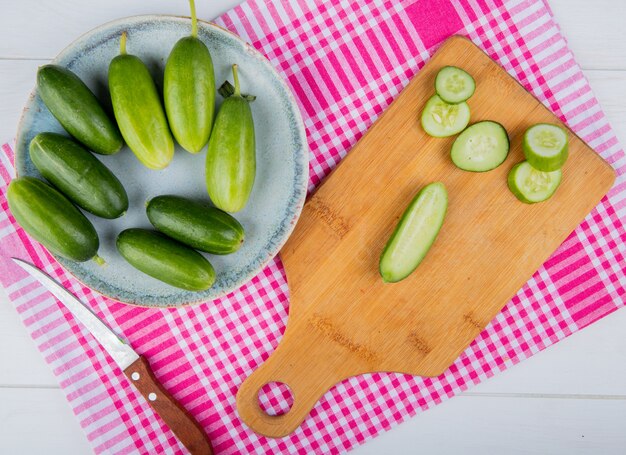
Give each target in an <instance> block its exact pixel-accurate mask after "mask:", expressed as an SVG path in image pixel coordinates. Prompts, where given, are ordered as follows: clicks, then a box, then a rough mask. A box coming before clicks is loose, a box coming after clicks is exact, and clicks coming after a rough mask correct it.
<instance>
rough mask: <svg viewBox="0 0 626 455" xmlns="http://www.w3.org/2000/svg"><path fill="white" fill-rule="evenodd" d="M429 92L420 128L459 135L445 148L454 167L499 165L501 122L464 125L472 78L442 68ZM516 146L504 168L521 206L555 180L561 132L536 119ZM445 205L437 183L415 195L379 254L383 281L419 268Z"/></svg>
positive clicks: (503, 145) (548, 192) (563, 151)
mask: <svg viewBox="0 0 626 455" xmlns="http://www.w3.org/2000/svg"><path fill="white" fill-rule="evenodd" d="M435 90H436V92H437V93H436V94H435V95H433V96H432V97H431V98H430V99H429V100H428V101H427V102H426V105H425V106H424V110H423V111H422V118H421V123H422V127H423V128H424V131H426V133H427V134H428V135H430V136H432V137H438V138H441V137H450V136H454V135H456V134H459V133H460V134H459V136H458V137H457V138H456V139H455V141H454V143H453V144H452V149H451V151H450V157H451V159H452V162H453V163H454V164H455V166H456V167H458V168H459V169H462V170H464V171H470V172H487V171H490V170H492V169H495V168H497V167H498V166H500V165H501V164H502V163H504V161H505V160H506V157H507V156H508V154H509V149H510V141H509V135H508V134H507V132H506V129H505V128H504V126H502V125H501V124H500V123H498V122H495V121H492V120H484V121H481V122H477V123H474V124H473V125H471V126H469V127H468V126H467V125H468V124H469V121H470V108H469V105H468V104H467V100H468V99H469V98H470V97H471V96H472V95H473V94H474V91H475V90H476V82H475V81H474V78H473V77H472V76H471V75H470V74H468V73H467V72H466V71H464V70H462V69H461V68H457V67H455V66H445V67H443V68H442V69H441V70H440V71H439V73H437V77H436V79H435ZM522 148H523V150H524V155H525V157H526V161H522V162H521V163H518V164H516V165H515V166H514V167H513V169H511V171H510V172H509V176H508V185H509V188H510V190H511V192H512V193H513V194H514V195H515V196H516V197H517V198H518V199H519V200H520V201H522V202H525V203H527V204H534V203H536V202H541V201H545V200H547V199H549V198H550V197H551V196H552V195H553V194H554V192H555V191H556V189H557V188H558V186H559V184H560V183H561V167H562V166H563V164H565V161H566V160H567V155H568V139H567V133H566V132H565V131H564V130H563V129H562V128H560V127H559V126H556V125H551V124H547V123H540V124H537V125H534V126H531V127H530V128H528V130H526V133H525V134H524V139H523V143H522ZM447 208H448V193H447V190H446V187H445V185H444V184H443V183H441V182H435V183H431V184H430V185H427V186H425V187H424V188H423V189H422V190H421V191H420V192H419V193H417V195H416V196H415V198H414V199H413V200H412V201H411V203H410V204H409V206H408V207H407V208H406V210H405V212H404V214H403V215H402V217H401V218H400V221H399V222H398V225H397V226H396V228H395V230H394V232H393V233H392V234H391V237H390V238H389V240H388V241H387V244H386V245H385V248H384V249H383V252H382V254H381V257H380V261H379V272H380V275H381V277H382V279H383V281H384V282H385V283H395V282H398V281H401V280H403V279H405V278H406V277H408V276H409V275H410V274H411V273H412V272H413V271H414V270H415V269H416V268H417V266H419V264H420V263H421V262H422V260H423V259H424V258H425V257H426V254H427V253H428V250H429V249H430V247H431V246H432V245H433V243H434V242H435V239H436V238H437V235H438V234H439V230H440V229H441V227H442V225H443V221H444V217H445V214H446V211H447Z"/></svg>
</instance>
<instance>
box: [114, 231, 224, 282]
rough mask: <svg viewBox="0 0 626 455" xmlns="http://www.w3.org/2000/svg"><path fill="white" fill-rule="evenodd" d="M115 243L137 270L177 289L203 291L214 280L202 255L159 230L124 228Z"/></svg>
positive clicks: (211, 270)
mask: <svg viewBox="0 0 626 455" xmlns="http://www.w3.org/2000/svg"><path fill="white" fill-rule="evenodd" d="M116 246H117V250H118V251H119V252H120V254H121V255H122V256H123V257H124V259H126V260H127V261H128V263H129V264H130V265H132V266H133V267H135V268H136V269H137V270H139V271H141V272H143V273H145V274H146V275H150V276H151V277H153V278H156V279H157V280H160V281H163V282H164V283H167V284H170V285H172V286H175V287H177V288H181V289H185V290H187V291H204V290H206V289H209V288H210V287H211V286H213V283H214V282H215V270H214V269H213V266H212V265H211V263H210V262H209V261H207V260H206V258H205V257H204V256H202V255H201V254H200V253H198V252H197V251H196V250H194V249H191V248H189V247H186V246H185V245H183V244H182V243H178V242H177V241H176V240H173V239H170V238H169V237H166V236H165V235H163V234H161V233H159V232H156V231H150V230H147V229H126V230H125V231H122V232H121V233H120V234H119V235H118V236H117V241H116Z"/></svg>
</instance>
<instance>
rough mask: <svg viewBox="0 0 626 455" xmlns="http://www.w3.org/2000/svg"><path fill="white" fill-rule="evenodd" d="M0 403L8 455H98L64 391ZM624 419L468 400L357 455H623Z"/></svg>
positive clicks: (601, 406) (617, 409) (604, 410)
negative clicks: (93, 454) (433, 454)
mask: <svg viewBox="0 0 626 455" xmlns="http://www.w3.org/2000/svg"><path fill="white" fill-rule="evenodd" d="M0 403H1V406H0V427H1V428H2V437H1V438H0V453H15V454H17V453H47V454H68V453H71V454H83V453H85V454H86V453H90V451H89V447H88V445H87V442H86V439H85V437H84V434H83V432H82V430H81V429H80V427H79V426H78V423H77V422H76V419H75V417H74V416H73V415H72V413H71V411H70V409H69V407H68V406H67V404H66V403H65V400H64V398H63V396H62V393H61V391H59V390H50V389H40V390H37V389H35V390H33V389H0ZM624 419H626V400H606V399H605V400H602V399H576V400H568V399H551V398H491V397H472V396H470V397H466V396H462V397H458V398H456V399H454V400H451V401H448V402H446V403H444V404H442V405H440V406H438V407H436V408H434V409H432V410H430V411H428V412H426V413H423V414H421V415H419V416H418V417H416V418H413V419H411V420H409V421H407V422H405V423H404V424H402V425H400V426H398V427H396V428H394V429H392V430H391V431H389V432H387V433H385V434H382V435H380V436H379V437H377V438H376V439H374V440H371V441H369V442H367V443H366V444H365V445H363V446H361V447H359V448H357V449H356V450H355V451H354V452H353V453H355V454H358V455H367V454H379V453H409V450H410V449H409V448H414V449H413V450H411V451H410V453H416V452H415V450H417V448H418V447H419V451H420V452H421V453H435V454H444V453H463V454H467V455H472V454H485V453H487V454H491V453H494V454H495V453H507V454H511V455H516V454H520V455H521V454H537V453H541V454H557V453H558V454H561V453H567V454H571V455H575V454H591V453H602V454H604V455H613V454H614V455H618V454H622V453H623V448H624V446H625V444H626V433H625V432H624V431H623V428H622V426H623V422H624ZM34 433H36V434H37V437H33V434H34Z"/></svg>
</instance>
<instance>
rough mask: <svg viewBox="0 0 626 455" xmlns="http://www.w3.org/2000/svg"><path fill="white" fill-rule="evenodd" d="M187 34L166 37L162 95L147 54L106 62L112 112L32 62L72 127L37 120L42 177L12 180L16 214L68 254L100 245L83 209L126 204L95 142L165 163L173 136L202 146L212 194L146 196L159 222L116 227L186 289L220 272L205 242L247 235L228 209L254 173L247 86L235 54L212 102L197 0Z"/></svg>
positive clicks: (124, 246) (232, 241)
mask: <svg viewBox="0 0 626 455" xmlns="http://www.w3.org/2000/svg"><path fill="white" fill-rule="evenodd" d="M189 3H190V6H191V16H192V21H191V24H192V25H191V36H188V37H185V38H182V39H181V40H179V41H178V42H177V43H176V44H175V46H174V47H173V49H172V51H171V53H170V55H169V58H168V60H167V63H166V66H165V73H164V82H163V103H161V96H160V94H159V92H158V90H157V87H156V85H155V83H154V81H153V79H152V77H151V76H150V73H149V71H148V69H147V67H146V65H145V64H144V63H143V62H142V61H141V59H139V58H138V57H136V56H134V55H131V54H128V53H127V51H126V41H127V35H126V32H124V33H122V35H121V39H120V54H119V55H118V56H117V57H115V58H114V59H113V60H112V61H111V63H110V65H109V73H108V81H109V91H110V95H111V101H112V106H113V113H114V116H115V121H113V120H112V119H111V118H110V117H109V116H108V115H107V113H106V111H105V110H104V109H103V108H102V106H101V104H100V103H99V101H98V99H97V98H96V96H95V95H94V94H93V93H92V92H91V90H90V89H89V88H88V87H87V86H86V85H85V84H84V82H83V81H81V80H80V78H79V77H78V76H76V75H75V74H74V73H72V72H71V71H70V70H68V69H66V68H63V67H60V66H58V65H45V66H43V67H41V68H40V69H39V71H38V73H37V85H38V88H39V95H40V96H41V99H42V100H43V102H44V104H45V105H46V106H47V108H48V109H49V110H50V112H51V113H52V114H53V116H54V117H55V118H56V119H57V120H58V121H59V123H60V124H61V125H62V126H63V128H64V129H65V130H66V131H67V133H69V135H71V136H72V138H70V137H67V136H64V135H61V134H55V133H49V132H44V133H40V134H38V135H36V136H35V137H34V138H33V140H32V141H31V143H30V147H29V152H30V157H31V160H32V162H33V164H34V165H35V167H36V168H37V169H38V170H39V172H40V174H41V175H42V177H43V178H44V179H45V180H46V181H47V182H46V181H43V180H40V179H37V178H34V177H28V176H24V177H19V178H16V179H14V180H13V181H12V182H11V184H10V185H9V188H8V191H7V200H8V204H9V208H10V210H11V212H12V213H13V216H14V217H15V219H16V221H17V222H18V223H19V224H20V225H21V226H22V227H23V228H24V230H25V231H26V232H27V233H29V234H30V235H31V236H32V237H33V238H34V239H36V240H37V241H39V242H40V243H42V244H43V245H44V246H45V247H46V248H47V249H48V250H50V251H51V252H52V253H53V254H55V255H58V256H61V257H64V258H66V259H69V260H73V261H79V262H83V261H88V260H91V259H94V260H96V261H97V262H99V263H103V261H102V259H101V258H100V257H99V256H98V248H99V239H98V234H97V232H96V230H95V228H94V226H93V225H92V223H91V222H90V221H89V220H88V219H87V217H86V216H85V215H84V214H83V213H82V212H81V211H80V210H79V209H78V207H80V208H81V209H83V210H85V211H87V212H89V213H92V214H93V215H96V216H98V217H102V218H107V219H114V218H118V217H120V216H122V215H124V213H125V212H126V211H127V210H128V207H129V203H128V195H127V193H126V190H125V189H124V187H123V185H122V183H121V182H120V181H119V180H118V179H117V177H116V176H115V175H114V174H113V173H112V172H111V171H110V170H109V169H108V168H107V167H106V166H105V165H104V164H103V163H102V162H101V161H100V160H98V159H97V158H96V157H95V156H94V155H93V154H92V152H93V153H97V154H102V155H113V154H115V153H117V152H119V151H120V150H121V149H122V147H123V145H124V143H126V144H127V145H128V147H129V148H130V149H131V150H132V152H133V153H134V154H135V156H136V157H137V159H138V160H139V162H140V163H141V164H143V165H144V166H146V167H147V168H149V169H155V170H158V169H164V168H165V167H167V166H168V165H169V164H170V162H171V161H172V159H173V158H174V141H176V142H178V144H180V146H181V147H182V148H184V149H185V150H187V151H188V152H189V153H192V154H196V153H198V152H200V151H201V150H202V149H204V148H205V147H207V144H208V151H207V156H206V163H205V169H206V186H207V192H208V195H209V197H210V199H211V201H212V202H213V205H211V204H210V203H209V202H208V201H193V200H189V199H185V198H182V197H179V196H176V195H162V196H157V197H155V198H153V199H152V200H150V201H149V202H148V204H147V208H146V212H147V216H148V219H149V220H150V222H151V224H152V225H153V226H154V228H155V230H147V229H127V230H125V231H123V232H121V233H120V234H119V235H118V237H117V242H116V245H117V249H118V251H119V253H120V254H121V255H122V256H123V257H124V258H125V259H126V260H127V261H128V262H129V263H130V264H131V265H132V266H134V267H135V268H137V269H138V270H140V271H142V272H144V273H146V274H148V275H150V276H152V277H154V278H157V279H159V280H161V281H163V282H166V283H168V284H170V285H172V286H176V287H178V288H182V289H186V290H189V291H203V290H206V289H208V288H210V287H211V286H212V285H213V283H214V282H215V270H214V269H213V267H212V265H211V263H210V262H209V261H208V260H207V259H206V257H205V256H204V255H202V254H201V253H199V252H198V251H197V250H200V251H202V252H205V253H209V254H218V255H224V254H231V253H234V252H235V251H237V250H238V249H239V248H240V247H241V245H242V243H243V241H244V237H245V235H244V229H243V226H242V225H241V224H240V223H239V222H238V221H237V220H236V219H235V218H234V217H233V216H232V215H230V214H229V213H227V212H231V213H234V212H238V211H240V210H242V209H243V208H244V207H245V206H246V203H247V202H248V199H249V197H250V194H251V192H252V187H253V186H254V180H255V174H256V152H255V135H254V122H253V118H252V111H251V109H250V105H249V103H250V101H252V100H253V99H254V97H253V96H250V95H242V94H241V92H240V86H239V77H238V73H237V65H233V66H232V71H233V78H234V86H233V85H231V84H230V83H228V82H226V83H225V84H224V85H223V86H222V87H221V88H220V94H222V96H224V97H225V100H224V102H223V104H222V106H221V108H220V110H219V112H217V115H216V113H215V95H216V88H215V75H214V71H213V62H212V59H211V55H210V53H209V49H208V48H207V46H206V45H205V44H204V43H203V42H202V41H201V40H200V39H199V38H198V36H197V35H198V26H197V18H196V13H195V5H194V1H193V0H190V2H189Z"/></svg>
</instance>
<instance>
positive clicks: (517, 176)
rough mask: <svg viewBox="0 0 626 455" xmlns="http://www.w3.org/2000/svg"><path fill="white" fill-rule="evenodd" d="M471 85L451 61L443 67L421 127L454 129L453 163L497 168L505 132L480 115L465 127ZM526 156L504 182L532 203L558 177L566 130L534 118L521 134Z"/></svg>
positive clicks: (437, 133) (437, 131)
mask: <svg viewBox="0 0 626 455" xmlns="http://www.w3.org/2000/svg"><path fill="white" fill-rule="evenodd" d="M475 90H476V82H475V81H474V78H473V77H472V76H471V75H470V74H468V73H467V72H466V71H464V70H462V69H461V68H457V67H455V66H444V67H443V68H442V69H441V70H439V72H438V73H437V76H436V78H435V91H436V94H435V95H434V96H433V97H432V98H430V99H429V100H428V101H427V103H426V106H424V110H423V111H422V118H421V122H422V127H423V128H424V131H426V133H427V134H428V135H430V136H433V137H449V136H454V135H456V134H459V133H460V134H459V136H458V137H457V138H456V140H455V141H454V143H453V144H452V149H451V151H450V157H451V159H452V162H453V163H454V164H455V166H456V167H458V168H459V169H462V170H464V171H470V172H487V171H490V170H492V169H495V168H497V167H498V166H500V165H501V164H502V163H504V161H505V160H506V157H507V156H508V154H509V149H510V142H509V135H508V134H507V132H506V129H505V128H504V126H502V125H501V124H500V123H498V122H495V121H492V120H484V121H481V122H477V123H474V124H473V125H470V126H469V127H468V126H467V125H468V124H469V121H470V107H469V105H468V104H467V101H468V100H469V99H470V97H471V96H472V95H473V94H474V91H475ZM522 148H523V150H524V155H525V156H526V161H524V162H522V163H519V164H517V165H515V166H514V167H513V169H511V172H510V173H509V177H508V184H509V188H510V189H511V192H512V193H513V194H514V195H515V196H516V197H517V198H518V199H519V200H520V201H522V202H525V203H527V204H533V203H536V202H542V201H545V200H546V199H548V198H550V197H551V196H552V195H553V194H554V192H555V191H556V189H557V188H558V186H559V184H560V182H561V167H562V166H563V164H564V163H565V161H566V160H567V155H568V139H567V133H566V132H565V131H564V130H563V129H562V128H560V127H559V126H556V125H551V124H547V123H539V124H537V125H534V126H532V127H530V128H529V129H528V130H527V131H526V133H525V134H524V139H523V143H522Z"/></svg>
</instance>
